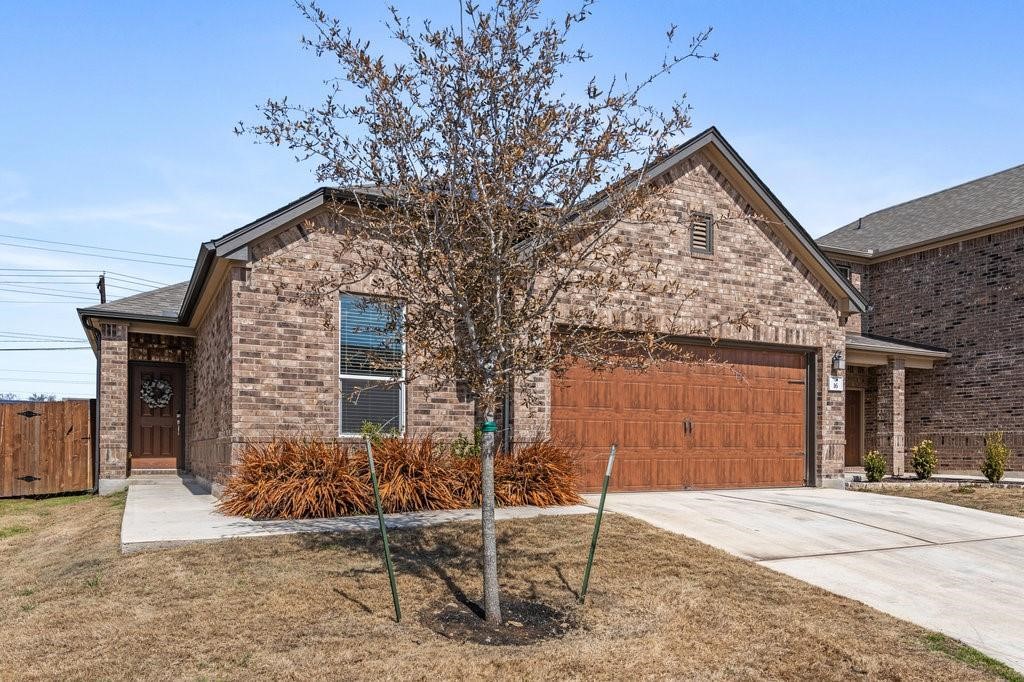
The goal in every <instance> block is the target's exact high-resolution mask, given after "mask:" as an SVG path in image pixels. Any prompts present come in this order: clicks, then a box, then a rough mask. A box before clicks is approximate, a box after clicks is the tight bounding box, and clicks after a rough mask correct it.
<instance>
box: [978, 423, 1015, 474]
mask: <svg viewBox="0 0 1024 682" xmlns="http://www.w3.org/2000/svg"><path fill="white" fill-rule="evenodd" d="M1009 458H1010V448H1008V447H1007V446H1006V443H1005V442H1003V433H1002V431H996V432H993V433H990V434H988V435H987V436H985V459H984V460H983V461H982V463H981V473H982V474H984V476H985V478H987V479H988V480H989V481H991V482H992V483H998V482H999V479H1001V478H1002V477H1003V474H1004V473H1006V460H1007V459H1009Z"/></svg>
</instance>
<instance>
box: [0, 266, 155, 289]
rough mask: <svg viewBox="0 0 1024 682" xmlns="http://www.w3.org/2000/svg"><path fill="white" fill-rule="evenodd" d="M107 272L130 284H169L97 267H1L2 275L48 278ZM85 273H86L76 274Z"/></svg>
mask: <svg viewBox="0 0 1024 682" xmlns="http://www.w3.org/2000/svg"><path fill="white" fill-rule="evenodd" d="M104 272H106V275H107V279H116V280H118V281H122V282H127V283H129V284H152V285H154V286H158V287H166V286H169V285H168V284H167V282H158V281H156V280H155V279H147V278H145V277H139V276H138V275H129V274H127V273H124V272H114V271H113V270H102V269H101V268H96V269H89V270H83V269H71V270H57V269H53V268H0V273H4V274H2V275H0V277H47V278H75V277H77V278H81V279H86V280H88V279H91V278H94V277H99V276H100V275H101V274H102V273H104ZM76 273H84V274H76Z"/></svg>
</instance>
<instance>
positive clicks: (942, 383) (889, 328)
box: [863, 226, 1024, 471]
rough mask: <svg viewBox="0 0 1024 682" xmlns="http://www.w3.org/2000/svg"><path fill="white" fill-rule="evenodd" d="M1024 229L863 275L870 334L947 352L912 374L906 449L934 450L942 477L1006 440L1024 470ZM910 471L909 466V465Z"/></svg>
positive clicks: (871, 267)
mask: <svg viewBox="0 0 1024 682" xmlns="http://www.w3.org/2000/svg"><path fill="white" fill-rule="evenodd" d="M1022 255H1024V226H1019V227H1016V228H1013V229H1009V230H1006V231H1004V232H1000V233H997V234H992V235H986V236H983V237H979V238H975V239H969V240H966V241H962V242H959V243H955V244H950V245H945V246H940V247H938V248H934V249H930V250H925V251H921V252H918V253H913V254H910V255H905V256H900V257H897V258H892V259H889V260H883V261H880V262H873V263H870V264H868V265H867V266H866V273H865V277H864V284H863V286H864V288H863V292H864V293H865V295H866V297H867V299H868V300H869V301H870V303H871V306H872V310H871V312H870V313H869V314H868V315H867V316H866V318H867V319H866V320H865V331H867V332H869V333H872V334H877V335H881V336H889V337H895V338H899V339H902V340H905V341H911V342H916V343H922V344H927V345H931V346H937V347H939V348H945V349H946V350H948V351H950V352H951V354H952V356H951V357H950V358H949V359H947V360H944V361H942V362H939V363H937V364H936V365H935V367H934V369H931V370H926V369H908V370H906V441H907V447H908V450H909V447H910V446H912V445H914V444H915V443H917V442H920V441H921V440H923V439H925V438H930V439H932V440H933V441H935V445H936V449H937V451H938V455H939V465H940V468H941V469H944V470H969V471H976V470H977V468H978V464H979V462H980V459H981V457H982V453H983V448H984V437H985V434H986V433H988V432H990V431H996V430H1000V431H1003V432H1005V434H1006V441H1007V443H1008V444H1009V445H1010V448H1011V450H1012V451H1013V457H1012V459H1011V461H1010V463H1009V465H1008V469H1009V470H1017V471H1019V470H1024V389H1022V388H1021V384H1020V380H1019V373H1020V372H1019V365H1020V361H1021V360H1022V359H1024V346H1022V345H1021V340H1020V339H1021V330H1024V278H1022V277H1021V275H1022V272H1024V270H1022V267H1024V266H1022V263H1024V260H1022ZM908 466H909V459H908Z"/></svg>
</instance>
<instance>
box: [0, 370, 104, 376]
mask: <svg viewBox="0 0 1024 682" xmlns="http://www.w3.org/2000/svg"><path fill="white" fill-rule="evenodd" d="M0 372H14V373H15V374H62V375H64V374H66V375H72V374H73V375H75V376H87V377H90V376H93V375H94V374H95V372H58V371H53V370H49V371H48V370H45V369H0Z"/></svg>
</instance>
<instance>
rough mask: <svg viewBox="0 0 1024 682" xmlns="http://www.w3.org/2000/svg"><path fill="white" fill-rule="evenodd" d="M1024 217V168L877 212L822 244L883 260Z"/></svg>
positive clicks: (964, 184) (1013, 169)
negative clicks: (896, 254)
mask: <svg viewBox="0 0 1024 682" xmlns="http://www.w3.org/2000/svg"><path fill="white" fill-rule="evenodd" d="M1017 218H1024V164H1022V165H1020V166H1014V167H1013V168H1009V169H1007V170H1004V171H1001V172H999V173H993V174H992V175H986V176H985V177H983V178H978V179H977V180H971V181H970V182H965V183H963V184H962V185H956V186H955V187H950V188H948V189H944V190H941V191H939V192H935V193H933V194H928V195H926V196H923V197H919V198H917V199H912V200H911V201H906V202H904V203H902V204H896V205H895V206H890V207H889V208H884V209H882V210H881V211H875V212H874V213H869V214H868V215H866V216H864V217H863V218H860V219H859V220H855V221H853V222H852V223H850V224H849V225H844V226H843V227H840V228H839V229H837V230H834V231H832V232H830V233H828V234H826V235H825V236H824V237H821V238H819V239H818V244H820V245H821V246H822V247H823V248H824V249H825V250H830V249H836V250H841V251H849V252H856V253H862V254H864V255H865V256H878V255H881V254H884V253H888V252H892V251H898V250H901V249H905V248H909V247H911V246H917V245H921V244H927V243H929V242H933V241H937V240H941V239H945V238H948V237H953V236H957V235H961V234H969V233H971V232H974V231H975V230H979V229H984V228H987V227H994V226H996V225H999V224H1001V223H1006V222H1009V221H1012V220H1014V219H1017Z"/></svg>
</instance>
